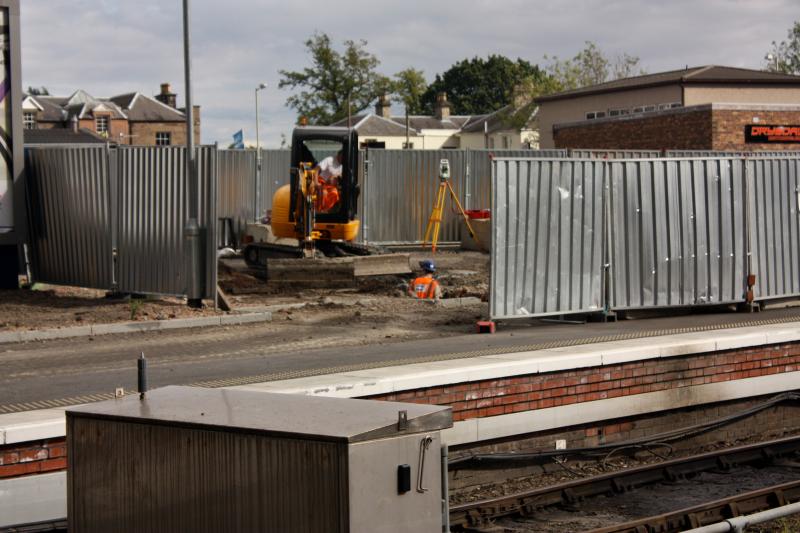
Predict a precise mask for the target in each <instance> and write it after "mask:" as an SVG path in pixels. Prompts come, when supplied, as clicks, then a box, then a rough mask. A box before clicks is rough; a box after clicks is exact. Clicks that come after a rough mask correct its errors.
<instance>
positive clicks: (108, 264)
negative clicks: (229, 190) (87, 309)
mask: <svg viewBox="0 0 800 533" xmlns="http://www.w3.org/2000/svg"><path fill="white" fill-rule="evenodd" d="M184 152H185V148H181V147H119V148H117V147H109V146H102V147H100V148H84V147H68V148H67V147H65V148H30V149H28V151H27V161H28V180H29V203H30V213H31V215H30V217H31V220H32V221H34V228H33V231H32V232H31V239H30V245H31V252H32V253H31V263H32V270H33V274H34V279H35V280H37V281H44V282H49V283H57V284H64V285H80V286H84V287H94V288H98V289H108V290H118V291H122V292H135V293H153V294H171V295H183V294H185V293H186V288H187V287H186V277H185V275H184V274H185V272H184V268H185V258H184V251H183V249H184V246H183V241H184V236H183V231H184V224H185V221H186V214H187V203H186V202H187V200H186V179H185V174H184V165H185V159H184V155H183V154H184ZM197 154H198V157H197V173H198V177H199V180H200V187H199V202H200V208H199V221H198V222H199V223H200V225H201V227H202V228H204V229H205V232H206V234H205V237H206V239H205V248H206V257H205V266H206V268H205V273H206V279H205V283H204V287H205V297H206V298H213V297H214V295H215V293H216V246H215V241H216V239H215V226H216V205H215V199H216V179H215V178H216V173H217V170H216V164H217V163H216V149H215V148H214V147H200V148H197Z"/></svg>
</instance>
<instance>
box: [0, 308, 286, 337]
mask: <svg viewBox="0 0 800 533" xmlns="http://www.w3.org/2000/svg"><path fill="white" fill-rule="evenodd" d="M271 320H272V313H271V312H269V311H263V312H259V313H247V314H234V315H223V316H204V317H198V318H174V319H171V320H149V321H147V322H120V323H118V324H96V325H93V326H77V327H71V328H61V329H42V330H32V331H8V332H4V333H0V344H8V343H15V342H28V341H42V340H52V339H67V338H71V337H91V336H95V335H110V334H115V333H135V332H143V331H160V330H171V329H183V328H202V327H208V326H233V325H238V324H252V323H255V322H269V321H271Z"/></svg>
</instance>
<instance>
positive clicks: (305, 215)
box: [272, 126, 359, 241]
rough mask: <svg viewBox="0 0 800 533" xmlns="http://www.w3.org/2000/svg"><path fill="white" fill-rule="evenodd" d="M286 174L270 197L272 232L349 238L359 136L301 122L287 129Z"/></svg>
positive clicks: (355, 224) (353, 230) (354, 227)
mask: <svg viewBox="0 0 800 533" xmlns="http://www.w3.org/2000/svg"><path fill="white" fill-rule="evenodd" d="M290 172H291V179H290V183H289V185H285V186H283V187H281V188H280V189H278V190H277V191H276V192H275V195H274V197H273V200H272V232H273V233H274V234H275V236H276V237H287V238H296V239H299V240H301V241H303V240H308V239H310V238H313V240H315V241H332V240H341V241H352V240H354V239H355V238H356V236H357V235H358V228H359V221H358V219H357V218H356V213H357V210H358V209H357V208H358V195H359V186H358V135H357V133H356V131H355V130H353V129H349V128H334V127H318V126H304V127H298V128H296V129H295V130H294V133H293V134H292V160H291V168H290Z"/></svg>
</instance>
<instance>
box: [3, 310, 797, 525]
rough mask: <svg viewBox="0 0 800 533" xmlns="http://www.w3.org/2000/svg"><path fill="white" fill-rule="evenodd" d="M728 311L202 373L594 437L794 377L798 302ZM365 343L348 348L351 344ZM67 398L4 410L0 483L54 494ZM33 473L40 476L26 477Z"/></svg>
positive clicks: (485, 439) (257, 387) (506, 433)
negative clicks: (264, 369)
mask: <svg viewBox="0 0 800 533" xmlns="http://www.w3.org/2000/svg"><path fill="white" fill-rule="evenodd" d="M722 317H723V318H724V321H723V320H722V318H721V317H720V315H693V316H691V317H672V318H662V319H647V320H637V321H627V322H622V323H617V324H586V325H581V326H575V325H555V324H548V325H542V326H539V327H534V328H529V329H522V328H520V327H515V328H511V329H510V330H507V331H505V332H503V333H502V334H499V335H482V336H477V335H471V336H464V337H455V338H446V339H434V340H427V341H424V342H422V341H414V342H406V343H398V344H390V345H383V346H379V347H376V346H373V347H369V348H370V349H371V350H372V353H375V352H380V354H379V355H380V357H375V358H374V359H368V360H367V361H361V362H358V363H356V362H353V361H352V359H351V358H346V359H344V360H343V359H341V358H338V359H334V360H335V361H336V363H337V364H335V365H330V366H322V365H309V366H308V367H307V368H298V369H295V370H287V371H284V372H282V373H277V374H276V373H272V374H251V375H244V376H242V375H239V376H233V377H230V378H217V379H214V380H205V381H204V382H202V384H201V385H202V386H212V387H223V388H231V389H238V390H250V391H264V392H273V393H275V392H278V393H290V394H304V395H315V396H333V397H350V398H369V399H384V400H395V401H406V402H417V403H430V404H437V405H447V406H450V407H452V409H453V420H454V422H455V423H454V427H453V428H451V429H448V430H445V431H444V432H443V433H442V440H443V442H444V443H446V444H448V445H449V446H450V447H451V449H454V450H456V451H458V450H459V449H463V450H469V449H473V450H475V449H481V448H482V447H486V446H492V445H493V443H497V442H502V441H508V440H513V439H523V438H527V437H529V436H531V435H536V434H539V433H543V432H551V433H552V432H557V431H560V430H564V431H566V430H567V429H569V428H576V427H578V428H581V429H580V431H581V435H594V436H595V437H596V436H597V435H598V431H600V432H602V431H603V428H605V430H606V431H609V432H610V431H611V429H609V428H611V427H616V428H617V430H619V429H620V427H621V424H620V422H619V421H620V420H624V419H626V418H630V417H641V416H646V415H656V414H658V413H663V412H669V411H672V412H675V411H676V410H681V409H689V408H696V407H702V406H708V405H715V404H720V403H723V402H732V401H737V400H747V399H751V398H760V397H765V396H769V395H774V394H777V393H781V392H787V391H797V390H798V389H800V379H799V378H800V317H798V313H797V311H793V310H784V311H780V312H777V311H776V312H770V313H760V314H754V315H740V314H737V315H730V314H729V315H722ZM654 325H658V329H654V328H653V326H654ZM366 348H368V347H365V348H361V349H358V350H355V349H351V350H350V351H351V352H356V354H355V357H357V354H358V352H359V351H361V350H364V349H366ZM423 348H424V349H423ZM352 356H354V355H353V354H352V353H351V357H352ZM330 357H333V356H332V355H331V356H330ZM324 360H325V361H328V360H330V359H324ZM275 375H278V376H282V378H281V377H277V378H275V377H274V376H275ZM264 378H266V379H264ZM37 403H39V402H37ZM265 408H268V406H265ZM64 409H65V407H64V406H62V407H58V408H50V409H38V410H34V411H27V412H17V413H8V414H2V415H0V452H2V453H0V457H12V458H13V457H14V454H16V457H23V456H24V457H27V458H28V460H26V461H25V462H22V461H19V460H18V461H17V462H16V463H13V462H12V463H9V464H2V465H0V489H3V490H9V491H11V492H9V494H10V493H13V492H14V491H15V490H16V491H17V493H18V494H21V493H20V491H22V492H24V493H25V494H29V493H30V491H32V490H36V491H39V493H41V494H49V495H50V496H49V497H54V498H56V500H58V495H59V494H60V491H61V489H60V488H59V487H63V485H64V478H63V468H65V467H66V463H65V461H64V460H63V454H65V453H66V450H65V449H64V448H63V443H64V433H65V429H64V428H65V425H64ZM611 422H614V423H613V424H611ZM779 422H780V421H779ZM785 422H786V423H787V424H789V423H794V422H798V423H800V420H797V421H789V420H786V421H785ZM598 428H600V429H598ZM575 444H576V443H574V442H568V443H567V445H568V446H570V447H571V446H573V445H575ZM59 476H61V477H59ZM34 478H39V479H40V481H41V483H40V485H41V486H36V487H31V483H32V482H34V484H35V481H32V480H34ZM54 505H55V504H54ZM54 508H58V505H55V506H54ZM3 511H4V509H2V508H0V516H2V515H3Z"/></svg>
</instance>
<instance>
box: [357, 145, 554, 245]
mask: <svg viewBox="0 0 800 533" xmlns="http://www.w3.org/2000/svg"><path fill="white" fill-rule="evenodd" d="M499 155H502V156H504V157H535V158H546V157H557V156H566V151H565V150H369V151H367V153H366V154H363V155H362V157H363V159H362V161H361V165H360V167H361V168H364V164H366V169H367V170H366V172H365V173H363V174H362V177H361V179H360V184H361V198H360V201H359V215H360V217H361V237H360V238H361V240H362V241H369V242H375V243H390V242H410V243H411V242H421V241H422V239H423V237H424V236H425V228H426V226H427V224H428V217H430V214H431V210H432V209H433V202H434V201H435V199H436V192H437V189H438V187H439V163H440V161H441V160H442V159H447V160H448V161H449V162H450V182H451V184H452V185H453V189H454V190H455V192H456V194H457V196H458V198H459V201H460V202H461V204H462V206H463V207H464V209H486V208H488V207H489V205H490V203H491V160H492V158H493V157H497V156H499ZM450 204H451V199H450V198H449V196H448V199H447V205H448V207H447V210H446V213H445V219H444V223H443V224H442V227H441V231H440V234H439V241H441V242H444V241H457V240H459V239H460V236H461V226H462V222H461V221H460V215H458V214H457V213H455V212H452V211H451V209H450ZM452 207H453V210H455V206H452Z"/></svg>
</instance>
